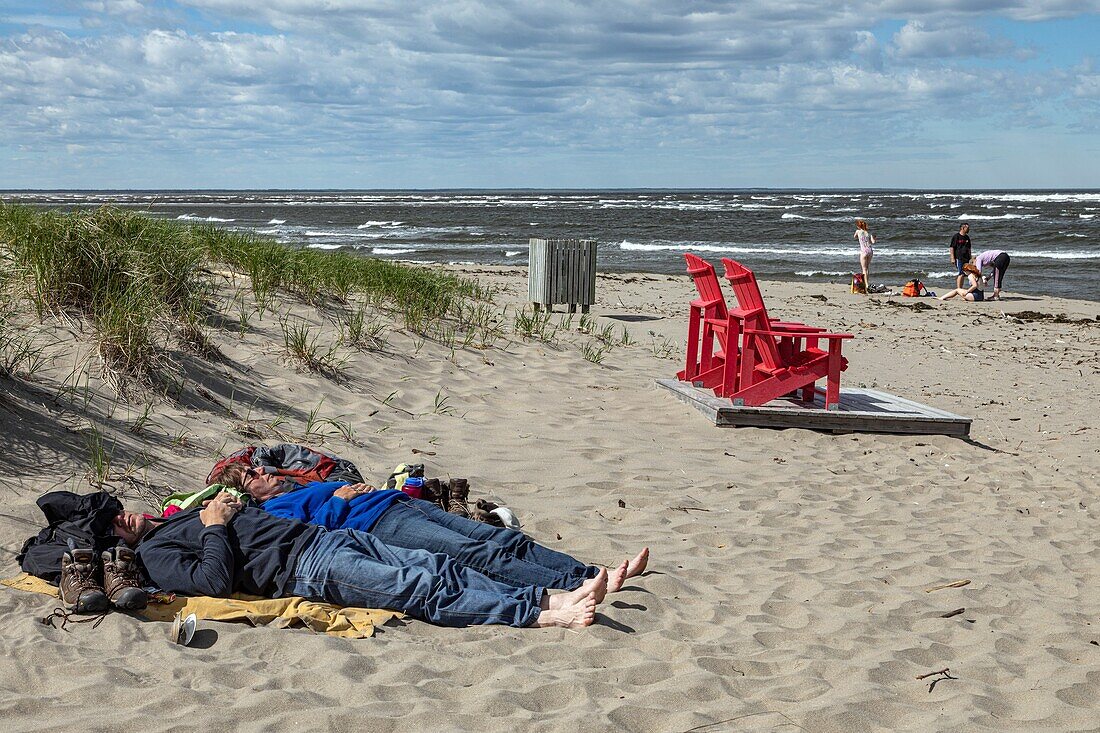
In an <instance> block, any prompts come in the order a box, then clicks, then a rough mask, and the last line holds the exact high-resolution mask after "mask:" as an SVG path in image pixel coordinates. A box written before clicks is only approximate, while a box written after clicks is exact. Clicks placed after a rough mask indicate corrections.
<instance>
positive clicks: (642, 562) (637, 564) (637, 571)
mask: <svg viewBox="0 0 1100 733" xmlns="http://www.w3.org/2000/svg"><path fill="white" fill-rule="evenodd" d="M646 565H649V548H648V547H643V548H642V551H641V552H639V553H638V555H637V557H635V558H634V559H633V560H629V561H627V563H626V577H628V578H633V577H634V576H635V575H641V574H642V573H644V572H645V568H646Z"/></svg>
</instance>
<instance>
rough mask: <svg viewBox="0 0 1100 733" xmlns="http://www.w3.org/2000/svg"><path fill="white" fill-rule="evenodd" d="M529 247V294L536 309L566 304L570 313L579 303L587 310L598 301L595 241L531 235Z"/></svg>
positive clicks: (573, 311) (549, 308)
mask: <svg viewBox="0 0 1100 733" xmlns="http://www.w3.org/2000/svg"><path fill="white" fill-rule="evenodd" d="M530 247H531V251H530V257H529V259H528V267H527V294H528V300H530V301H531V303H532V304H533V305H534V307H535V312H536V313H538V312H539V311H540V310H541V309H542V308H543V307H544V306H545V308H546V309H547V310H553V306H554V304H555V303H564V304H566V305H568V306H569V312H570V313H576V312H577V306H578V305H579V306H580V307H581V313H587V312H588V308H589V306H591V305H592V304H593V303H595V302H596V240H594V239H539V238H537V237H532V238H531V241H530Z"/></svg>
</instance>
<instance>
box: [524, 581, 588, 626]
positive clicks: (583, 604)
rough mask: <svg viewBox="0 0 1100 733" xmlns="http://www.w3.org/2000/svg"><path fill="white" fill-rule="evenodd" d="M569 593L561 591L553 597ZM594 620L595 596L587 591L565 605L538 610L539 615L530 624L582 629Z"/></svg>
mask: <svg viewBox="0 0 1100 733" xmlns="http://www.w3.org/2000/svg"><path fill="white" fill-rule="evenodd" d="M593 580H594V578H593ZM574 592H575V591H574ZM569 595H572V594H570V593H562V594H561V595H557V596H553V597H554V598H564V597H565V596H569ZM595 621H596V597H595V596H594V595H592V594H591V593H589V594H587V595H584V596H581V597H580V598H577V599H573V600H572V601H571V602H570V603H568V604H566V605H563V606H560V607H558V608H549V609H546V610H544V611H541V612H539V617H538V618H536V619H535V621H534V622H533V623H532V624H531V625H532V626H534V627H536V628H540V629H544V628H546V627H549V626H560V627H561V628H563V629H583V628H584V627H585V626H591V625H592V624H593V623H595Z"/></svg>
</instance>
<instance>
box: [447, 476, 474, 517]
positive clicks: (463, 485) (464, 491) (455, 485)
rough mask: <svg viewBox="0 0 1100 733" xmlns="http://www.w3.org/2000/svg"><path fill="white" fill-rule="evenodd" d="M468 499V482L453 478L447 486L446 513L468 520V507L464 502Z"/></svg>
mask: <svg viewBox="0 0 1100 733" xmlns="http://www.w3.org/2000/svg"><path fill="white" fill-rule="evenodd" d="M469 498H470V482H469V481H467V480H466V479H464V478H453V479H451V481H450V483H449V484H448V485H447V511H448V512H450V513H451V514H457V515H459V516H460V517H466V518H467V519H469V518H470V507H468V506H466V500H467V499H469Z"/></svg>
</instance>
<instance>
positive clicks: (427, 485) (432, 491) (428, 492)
mask: <svg viewBox="0 0 1100 733" xmlns="http://www.w3.org/2000/svg"><path fill="white" fill-rule="evenodd" d="M421 498H422V499H424V501H426V502H428V503H429V504H435V505H436V506H443V507H444V509H446V505H445V504H444V502H443V487H442V486H441V485H440V483H439V479H437V478H428V479H424V495H423V496H422V497H421Z"/></svg>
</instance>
